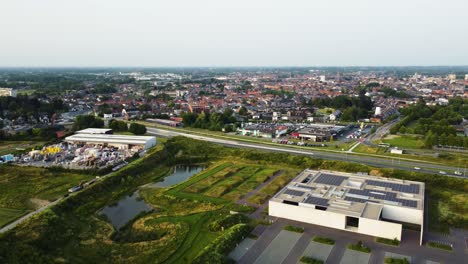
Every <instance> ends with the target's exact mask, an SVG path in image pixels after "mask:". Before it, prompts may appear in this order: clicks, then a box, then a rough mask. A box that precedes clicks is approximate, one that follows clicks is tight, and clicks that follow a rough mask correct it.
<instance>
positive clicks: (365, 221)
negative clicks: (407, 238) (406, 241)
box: [358, 218, 402, 241]
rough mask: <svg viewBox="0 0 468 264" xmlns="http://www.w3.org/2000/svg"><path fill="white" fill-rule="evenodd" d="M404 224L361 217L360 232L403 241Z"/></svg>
mask: <svg viewBox="0 0 468 264" xmlns="http://www.w3.org/2000/svg"><path fill="white" fill-rule="evenodd" d="M401 230H402V225H401V224H396V223H390V222H385V221H379V220H374V219H369V218H359V228H358V233H361V234H365V235H370V236H376V237H383V238H388V239H394V238H396V239H398V240H400V241H401Z"/></svg>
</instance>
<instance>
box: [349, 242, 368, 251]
mask: <svg viewBox="0 0 468 264" xmlns="http://www.w3.org/2000/svg"><path fill="white" fill-rule="evenodd" d="M348 248H349V249H352V250H356V251H360V252H364V253H370V252H371V249H370V248H369V247H366V246H364V244H363V243H362V241H358V242H357V243H356V244H349V245H348Z"/></svg>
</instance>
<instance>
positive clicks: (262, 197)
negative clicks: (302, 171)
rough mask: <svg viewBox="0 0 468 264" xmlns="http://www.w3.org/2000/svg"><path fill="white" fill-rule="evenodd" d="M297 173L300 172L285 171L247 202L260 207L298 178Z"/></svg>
mask: <svg viewBox="0 0 468 264" xmlns="http://www.w3.org/2000/svg"><path fill="white" fill-rule="evenodd" d="M297 173H299V170H294V169H288V170H285V172H284V173H283V174H281V175H280V176H278V177H276V178H275V179H274V180H273V181H271V182H270V183H269V184H268V185H267V186H265V187H263V188H262V189H260V190H259V191H258V193H257V194H255V195H254V196H252V197H250V198H249V199H248V200H247V201H249V202H251V203H254V204H258V205H260V204H263V203H264V202H265V201H266V200H268V199H269V198H270V197H271V196H273V195H274V194H276V193H277V192H278V191H279V190H280V189H281V188H283V187H284V186H285V185H286V184H287V183H289V182H290V181H291V180H292V179H293V178H294V177H296V176H297Z"/></svg>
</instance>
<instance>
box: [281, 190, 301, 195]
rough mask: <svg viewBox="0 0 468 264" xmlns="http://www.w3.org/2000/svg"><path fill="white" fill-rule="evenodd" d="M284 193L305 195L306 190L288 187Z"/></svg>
mask: <svg viewBox="0 0 468 264" xmlns="http://www.w3.org/2000/svg"><path fill="white" fill-rule="evenodd" d="M283 193H284V194H289V195H294V196H302V195H304V192H301V191H296V190H291V189H286V191H284V192H283Z"/></svg>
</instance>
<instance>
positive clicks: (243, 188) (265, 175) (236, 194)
mask: <svg viewBox="0 0 468 264" xmlns="http://www.w3.org/2000/svg"><path fill="white" fill-rule="evenodd" d="M277 171H278V170H276V169H269V168H265V169H262V170H260V171H258V172H256V173H255V174H253V175H252V176H251V177H249V178H248V179H247V180H246V181H244V182H243V183H242V184H241V185H239V186H237V188H235V189H234V190H232V191H230V192H228V193H227V194H225V195H223V198H225V199H228V200H232V201H236V200H239V199H240V198H242V196H243V195H245V194H246V193H248V192H250V191H252V190H254V189H255V188H256V187H257V186H259V185H260V184H262V183H263V182H265V181H266V180H268V179H269V178H270V177H272V176H273V175H274V174H275V173H276V172H277Z"/></svg>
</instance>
